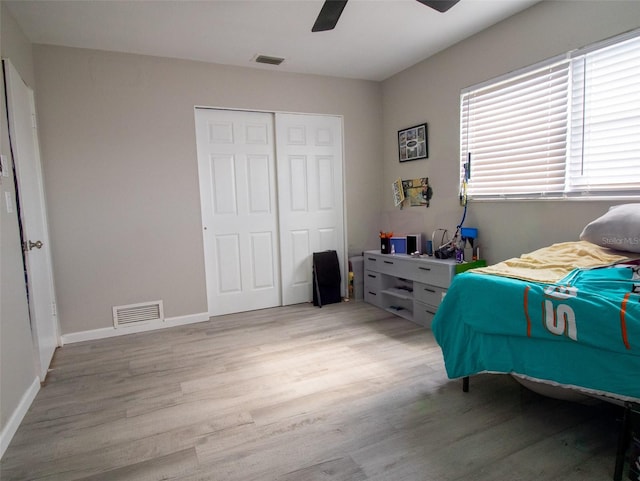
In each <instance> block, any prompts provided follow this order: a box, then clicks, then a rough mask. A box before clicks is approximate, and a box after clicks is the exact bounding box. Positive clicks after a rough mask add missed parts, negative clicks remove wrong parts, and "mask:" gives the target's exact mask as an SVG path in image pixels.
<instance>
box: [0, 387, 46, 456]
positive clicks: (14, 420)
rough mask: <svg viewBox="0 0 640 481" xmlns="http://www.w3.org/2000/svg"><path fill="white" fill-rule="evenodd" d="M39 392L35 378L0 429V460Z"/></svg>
mask: <svg viewBox="0 0 640 481" xmlns="http://www.w3.org/2000/svg"><path fill="white" fill-rule="evenodd" d="M39 390H40V379H39V378H38V377H37V376H36V377H35V378H34V380H33V382H32V383H31V385H30V386H29V387H28V388H27V390H26V391H25V393H24V394H23V395H22V399H20V402H19V403H18V406H17V407H16V409H15V411H13V413H12V414H11V417H9V421H8V422H7V424H6V426H4V427H3V428H2V432H0V458H2V456H4V452H5V451H6V450H7V448H8V447H9V443H10V442H11V440H12V439H13V436H14V434H16V431H17V430H18V427H19V426H20V423H21V422H22V420H23V419H24V416H25V414H27V411H28V410H29V407H30V406H31V403H32V402H33V400H34V399H35V398H36V394H38V391H39Z"/></svg>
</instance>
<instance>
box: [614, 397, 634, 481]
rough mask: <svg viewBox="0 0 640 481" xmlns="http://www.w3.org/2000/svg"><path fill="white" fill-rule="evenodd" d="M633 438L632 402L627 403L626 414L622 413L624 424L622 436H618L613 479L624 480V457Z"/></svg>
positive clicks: (615, 480)
mask: <svg viewBox="0 0 640 481" xmlns="http://www.w3.org/2000/svg"><path fill="white" fill-rule="evenodd" d="M630 440H631V403H625V405H624V414H623V415H622V426H621V427H620V436H619V437H618V450H617V452H616V466H615V469H614V471H613V481H621V480H622V471H623V469H624V458H625V454H626V453H627V449H628V448H629V441H630Z"/></svg>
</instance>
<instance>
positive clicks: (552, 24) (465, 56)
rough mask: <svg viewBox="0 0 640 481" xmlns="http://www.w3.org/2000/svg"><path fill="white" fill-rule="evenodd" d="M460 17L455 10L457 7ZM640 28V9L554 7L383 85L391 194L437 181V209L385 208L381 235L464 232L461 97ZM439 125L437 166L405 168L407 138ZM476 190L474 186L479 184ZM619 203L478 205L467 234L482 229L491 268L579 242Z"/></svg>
mask: <svg viewBox="0 0 640 481" xmlns="http://www.w3.org/2000/svg"><path fill="white" fill-rule="evenodd" d="M454 8H455V7H454ZM638 27H640V2H637V1H623V2H619V1H588V2H587V1H559V2H558V1H544V2H541V3H538V4H536V5H534V6H533V7H531V8H529V9H528V10H525V11H523V12H521V13H519V14H517V15H515V16H513V17H511V18H509V19H506V20H505V21H503V22H501V23H499V24H497V25H495V26H493V27H491V28H489V29H487V30H485V31H483V32H481V33H479V34H477V35H475V36H473V37H471V38H469V39H467V40H465V41H463V42H460V43H458V44H457V45H454V46H453V47H451V48H449V49H447V50H445V51H443V52H441V53H440V54H438V55H435V56H433V57H431V58H429V59H427V60H425V61H423V62H421V63H419V64H417V65H415V66H413V67H411V68H409V69H407V70H405V71H404V72H401V73H399V74H397V75H395V76H394V77H392V78H390V79H388V80H386V81H384V82H383V115H384V122H383V128H384V180H383V182H384V189H385V190H388V191H389V192H391V187H390V186H391V183H392V182H393V180H395V179H397V178H398V177H402V178H403V179H407V178H415V177H425V176H426V177H429V179H430V182H431V184H432V185H433V189H434V198H433V200H432V202H431V207H429V208H428V209H425V208H420V207H411V208H405V209H404V210H402V211H400V210H398V209H396V208H394V207H393V205H392V202H391V196H390V195H389V196H388V197H385V198H384V201H385V205H384V207H383V214H382V216H381V225H380V228H381V229H385V230H393V231H396V232H398V231H404V232H408V231H410V232H416V231H417V232H424V233H427V234H428V235H429V236H430V235H431V232H432V231H433V230H434V229H436V228H439V227H444V228H448V229H449V230H450V231H452V230H455V226H456V225H457V224H458V223H459V222H460V219H461V216H462V208H461V207H460V206H459V200H458V192H459V180H458V171H459V135H460V129H459V102H460V90H461V89H462V88H464V87H468V86H470V85H473V84H476V83H479V82H481V81H483V80H486V79H490V78H493V77H496V76H498V75H501V74H504V73H507V72H510V71H513V70H516V69H518V68H521V67H524V66H527V65H531V64H533V63H535V62H538V61H541V60H544V59H546V58H549V57H552V56H555V55H557V54H561V53H564V52H567V51H569V50H571V49H574V48H578V47H581V46H584V45H587V44H589V43H592V42H595V41H598V40H601V39H603V38H607V37H611V36H613V35H616V34H618V33H621V32H624V31H627V30H631V29H634V28H638ZM425 121H426V122H428V124H429V150H430V152H429V159H427V160H419V161H413V162H406V163H404V164H402V165H400V164H399V163H398V160H397V159H398V155H397V152H396V150H397V139H396V135H397V131H398V130H399V129H402V128H406V127H410V126H412V125H415V124H418V123H421V122H425ZM472 180H473V179H472ZM611 204H612V203H611V202H587V201H558V202H530V201H529V202H527V201H518V202H516V201H509V202H485V203H478V202H476V203H470V204H469V210H468V215H467V220H466V221H465V225H466V226H470V227H471V226H474V227H478V228H479V229H480V244H481V245H482V246H483V249H482V256H483V257H485V258H486V259H487V260H489V261H490V262H497V261H499V260H502V259H505V258H509V257H514V256H518V255H520V254H522V253H523V252H528V251H531V250H533V249H536V248H539V247H542V246H545V245H549V244H551V243H553V242H562V241H568V240H577V239H578V236H579V234H580V232H581V231H582V228H583V227H584V225H586V224H587V222H588V221H590V220H592V219H594V218H596V217H597V216H599V215H601V214H602V213H603V212H605V211H606V209H607V208H608V206H609V205H611Z"/></svg>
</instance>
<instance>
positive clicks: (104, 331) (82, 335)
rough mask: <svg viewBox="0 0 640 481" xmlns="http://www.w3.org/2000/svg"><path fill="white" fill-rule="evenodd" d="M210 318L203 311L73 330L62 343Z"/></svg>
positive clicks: (191, 322) (63, 338) (65, 336)
mask: <svg viewBox="0 0 640 481" xmlns="http://www.w3.org/2000/svg"><path fill="white" fill-rule="evenodd" d="M208 320H209V314H208V313H206V312H201V313H199V314H190V315H188V316H178V317H167V318H166V319H165V320H164V321H149V322H145V323H140V324H136V325H134V326H120V327H119V328H118V329H116V328H114V327H103V328H101V329H92V330H90V331H79V332H71V333H69V334H63V335H62V336H61V338H60V339H61V342H62V345H65V344H72V343H74V342H82V341H94V340H96V339H106V338H108V337H115V336H124V335H126V334H135V333H138V332H147V331H156V330H158V329H166V328H167V327H174V326H184V325H185V324H194V323H196V322H204V321H208Z"/></svg>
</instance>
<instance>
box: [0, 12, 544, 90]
mask: <svg viewBox="0 0 640 481" xmlns="http://www.w3.org/2000/svg"><path fill="white" fill-rule="evenodd" d="M538 1H539V0H460V2H459V3H458V4H457V5H455V6H454V7H453V8H451V10H449V11H448V12H446V13H439V12H437V11H436V10H433V9H431V8H429V7H426V6H424V5H422V4H421V3H419V2H417V1H415V0H350V1H349V3H348V4H347V6H346V8H345V10H344V12H343V13H342V16H341V17H340V20H339V22H338V25H337V27H336V28H335V29H334V30H330V31H326V32H315V33H312V32H311V27H312V25H313V23H314V21H315V19H316V17H317V15H318V13H319V12H320V9H321V7H322V4H323V3H324V0H224V1H223V0H198V1H193V0H11V1H5V2H4V3H5V4H6V5H7V6H8V8H9V10H10V12H11V13H12V14H13V16H14V17H15V18H16V20H17V22H18V24H19V25H20V26H21V28H22V30H23V31H24V33H25V34H26V35H27V37H28V38H29V40H31V42H32V43H42V44H52V45H63V46H68V47H82V48H91V49H98V50H112V51H118V52H130V53H138V54H146V55H155V56H162V57H174V58H183V59H191V60H200V61H204V62H213V63H221V64H227V65H237V66H243V67H253V68H262V69H270V70H280V71H287V72H298V73H307V74H319V75H331V76H337V77H346V78H356V79H368V80H377V81H379V80H384V79H386V78H388V77H390V76H392V75H394V74H395V73H398V72H400V71H402V70H404V69H405V68H407V67H409V66H411V65H413V64H415V63H417V62H419V61H420V60H423V59H425V58H427V57H429V56H431V55H433V54H435V53H437V52H438V51H440V50H443V49H445V48H446V47H448V46H451V45H453V44H455V43H457V42H459V41H460V40H462V39H464V38H467V37H469V36H471V35H473V34H475V33H477V32H479V31H480V30H483V29H485V28H487V27H488V26H490V25H492V24H494V23H497V22H499V21H500V20H502V19H504V18H507V17H509V16H511V15H513V14H515V13H517V12H519V11H521V10H524V9H525V8H528V7H529V6H531V5H533V4H534V3H537V2H538ZM259 54H261V55H269V56H275V57H284V58H285V61H284V62H283V63H282V64H281V65H280V66H278V67H276V66H271V65H261V64H256V63H255V62H254V59H255V57H256V55H259Z"/></svg>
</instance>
